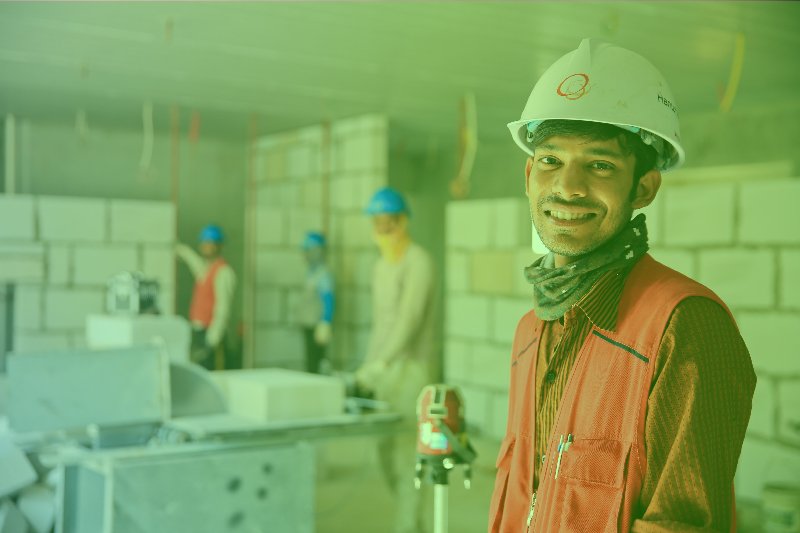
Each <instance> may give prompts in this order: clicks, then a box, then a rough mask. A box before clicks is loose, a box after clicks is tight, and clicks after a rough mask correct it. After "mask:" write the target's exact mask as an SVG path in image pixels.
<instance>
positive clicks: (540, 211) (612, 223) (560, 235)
mask: <svg viewBox="0 0 800 533" xmlns="http://www.w3.org/2000/svg"><path fill="white" fill-rule="evenodd" d="M635 163H636V160H635V157H634V155H633V154H627V155H626V154H625V153H624V152H623V151H622V150H621V148H620V146H619V142H618V141H617V140H616V139H611V140H606V141H592V140H586V139H584V138H581V137H573V136H569V137H567V136H554V137H550V138H549V139H546V140H545V141H544V142H542V143H541V144H540V145H539V146H537V147H536V150H535V153H534V155H533V157H532V158H530V159H529V160H528V164H527V166H526V169H525V170H526V177H527V181H526V194H527V196H528V201H529V204H530V209H531V219H532V220H533V224H534V226H536V230H537V231H538V233H539V237H540V238H541V239H542V242H543V243H544V245H545V246H547V248H548V249H549V250H551V251H552V252H554V253H555V254H556V263H557V265H559V266H560V265H563V264H567V263H569V262H571V261H573V260H574V259H576V258H578V257H580V256H582V255H584V254H587V253H589V252H591V251H593V250H595V249H596V248H598V247H599V246H601V245H602V244H604V243H605V242H606V241H608V240H609V239H610V238H611V237H613V236H614V235H616V233H617V232H618V231H619V230H620V229H622V227H623V226H624V225H625V224H627V223H628V221H630V219H631V216H632V214H633V210H634V209H638V208H639V207H644V206H645V205H647V204H649V203H650V201H652V197H653V196H655V191H657V190H658V184H660V174H658V173H657V172H656V171H651V172H650V173H647V174H646V175H645V177H643V178H642V180H643V185H644V188H645V189H648V186H649V185H650V182H651V181H652V180H651V178H649V177H647V176H649V175H650V174H651V173H655V174H657V177H658V180H657V181H658V184H656V185H655V190H653V191H649V190H645V191H644V192H645V193H649V192H652V194H641V192H642V191H639V189H642V188H643V187H642V185H640V186H639V187H638V188H637V192H636V193H635V194H634V196H635V198H634V199H633V200H631V188H632V187H633V171H634V166H635ZM645 178H646V179H645ZM559 256H561V257H559Z"/></svg>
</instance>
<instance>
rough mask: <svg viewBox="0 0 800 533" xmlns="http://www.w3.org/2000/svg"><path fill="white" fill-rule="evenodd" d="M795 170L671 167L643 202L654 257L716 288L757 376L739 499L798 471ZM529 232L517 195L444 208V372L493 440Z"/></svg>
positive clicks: (799, 220) (799, 280)
mask: <svg viewBox="0 0 800 533" xmlns="http://www.w3.org/2000/svg"><path fill="white" fill-rule="evenodd" d="M794 175H795V173H794V172H793V170H792V168H791V166H787V165H785V164H783V163H779V164H771V163H770V164H753V165H738V166H736V167H708V168H702V169H687V170H686V171H677V172H675V173H673V174H665V176H664V183H663V185H662V188H661V191H660V192H659V194H658V196H657V200H656V201H655V203H654V204H653V205H651V206H649V207H647V208H646V209H644V210H643V211H644V212H645V214H646V216H647V224H648V228H649V233H650V244H651V254H652V255H653V256H654V257H655V258H656V259H658V260H660V261H662V262H663V263H665V264H667V265H668V266H670V267H672V268H674V269H676V270H678V271H680V272H683V273H685V274H686V275H688V276H690V277H693V278H694V279H697V280H698V281H700V282H701V283H703V284H705V285H707V286H708V287H710V288H711V289H712V290H714V291H715V292H716V293H717V294H719V295H720V297H722V299H723V300H724V301H725V302H726V303H727V304H728V305H729V307H730V308H731V310H732V312H733V314H734V316H735V318H736V320H737V322H738V324H739V327H740V329H741V332H742V335H743V337H744V339H745V341H746V343H747V345H748V348H749V350H750V352H751V356H752V360H753V365H754V367H755V369H756V373H757V375H758V385H757V388H756V392H755V398H754V400H753V410H752V416H751V420H750V425H749V428H748V431H747V437H746V440H745V443H744V447H743V450H742V455H741V459H740V462H739V469H738V473H737V479H736V485H737V495H738V497H739V498H742V499H749V500H757V499H759V498H760V497H761V491H762V489H763V486H764V485H765V483H768V482H780V481H796V480H797V479H800V410H798V409H797V407H796V406H797V404H798V402H800V209H798V206H800V179H797V178H794V177H792V176H794ZM529 239H530V222H529V215H528V210H527V203H526V200H525V198H524V197H521V198H520V199H499V200H471V201H463V202H451V203H449V204H448V205H447V245H446V249H447V255H446V293H445V302H446V306H447V307H446V324H445V328H446V343H445V378H446V381H447V382H449V383H454V384H458V385H460V386H461V388H462V390H463V392H464V394H465V396H466V402H467V418H468V422H469V423H470V424H471V425H472V426H473V428H476V429H478V430H480V431H481V432H482V433H484V434H486V435H488V436H490V437H492V438H494V439H495V440H498V439H500V438H501V437H502V435H503V432H504V429H505V424H506V408H507V403H506V392H507V386H508V384H507V381H508V376H507V372H508V365H509V357H510V344H511V339H512V335H513V331H514V327H515V325H516V323H517V321H518V320H519V318H520V317H521V316H522V315H523V314H524V313H525V312H526V311H527V310H528V309H530V307H531V306H530V288H529V286H528V285H527V283H526V282H525V280H524V276H523V275H522V269H523V267H524V266H525V265H527V264H530V263H531V262H532V261H533V259H534V258H535V257H536V256H534V255H533V253H532V252H530V249H529ZM720 416H725V413H720ZM495 451H496V450H489V451H488V453H495Z"/></svg>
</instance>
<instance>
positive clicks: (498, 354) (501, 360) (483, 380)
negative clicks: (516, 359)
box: [469, 341, 511, 391]
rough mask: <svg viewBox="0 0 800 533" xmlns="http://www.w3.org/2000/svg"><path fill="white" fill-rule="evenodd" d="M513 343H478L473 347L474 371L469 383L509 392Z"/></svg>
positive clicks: (472, 370)
mask: <svg viewBox="0 0 800 533" xmlns="http://www.w3.org/2000/svg"><path fill="white" fill-rule="evenodd" d="M510 346H511V342H510V341H509V343H508V345H507V346H505V345H501V344H494V343H488V342H478V343H475V344H474V345H473V347H472V369H471V374H472V375H471V376H470V378H469V383H472V384H474V385H479V386H481V387H486V388H488V389H492V390H494V391H500V390H508V376H509V369H510V368H511V363H510V361H511V354H510V353H509V352H510V349H511V348H510Z"/></svg>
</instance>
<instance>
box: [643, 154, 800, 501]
mask: <svg viewBox="0 0 800 533" xmlns="http://www.w3.org/2000/svg"><path fill="white" fill-rule="evenodd" d="M792 176H796V174H795V172H794V169H793V168H792V165H791V164H790V163H783V162H776V163H763V164H752V165H740V166H736V167H703V168H695V169H686V170H684V171H681V170H678V171H676V172H675V173H674V174H669V173H668V174H665V175H664V182H663V184H662V189H661V191H660V192H659V195H658V197H657V200H656V202H655V203H654V204H653V205H652V206H651V207H648V208H646V209H645V212H646V214H647V217H648V218H647V220H648V227H649V231H650V242H651V247H652V249H651V253H652V255H653V256H654V257H655V258H656V259H658V260H660V261H662V262H663V263H665V264H667V265H668V266H671V267H672V268H674V269H676V270H678V271H680V272H683V273H684V274H686V275H688V276H690V277H692V278H694V279H696V280H698V281H700V282H701V283H703V284H705V285H707V286H708V287H710V288H711V289H712V290H714V291H715V292H716V293H717V294H718V295H719V296H720V297H721V298H722V299H723V300H724V301H725V302H726V304H727V305H728V306H729V307H730V309H731V311H732V312H733V314H734V316H735V318H736V320H737V322H738V324H739V328H740V330H741V332H742V336H743V337H744V340H745V342H746V343H747V346H748V348H749V350H750V354H751V357H752V360H753V366H754V367H755V370H756V374H757V375H758V384H757V386H756V392H755V397H754V399H753V411H752V415H751V418H750V425H749V427H748V430H747V437H746V439H745V442H744V447H743V449H742V455H741V458H740V460H739V469H738V472H737V479H736V491H737V496H738V497H739V498H742V499H745V500H759V499H760V498H761V491H762V489H763V487H764V485H765V484H766V483H770V482H793V483H795V484H797V482H798V480H800V410H798V408H797V405H798V404H800V209H798V206H799V205H800V179H798V178H796V177H792ZM720 416H725V413H720Z"/></svg>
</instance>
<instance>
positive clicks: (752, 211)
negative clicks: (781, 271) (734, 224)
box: [739, 178, 800, 245]
mask: <svg viewBox="0 0 800 533" xmlns="http://www.w3.org/2000/svg"><path fill="white" fill-rule="evenodd" d="M739 205H740V213H739V239H740V240H741V241H742V242H745V243H753V244H759V245H763V244H766V243H775V244H781V243H787V244H789V243H791V244H797V243H800V231H798V228H800V209H798V208H797V206H798V205H800V180H798V179H792V178H790V179H780V180H769V181H765V180H758V181H751V182H747V183H742V185H741V191H740V195H739Z"/></svg>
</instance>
